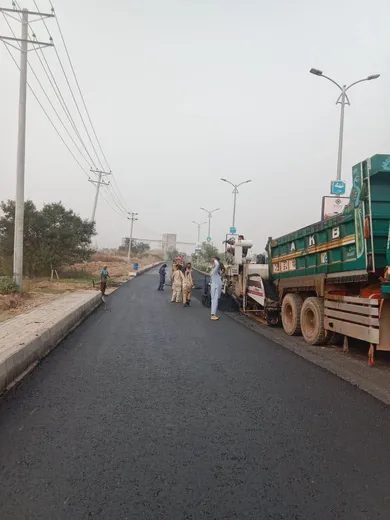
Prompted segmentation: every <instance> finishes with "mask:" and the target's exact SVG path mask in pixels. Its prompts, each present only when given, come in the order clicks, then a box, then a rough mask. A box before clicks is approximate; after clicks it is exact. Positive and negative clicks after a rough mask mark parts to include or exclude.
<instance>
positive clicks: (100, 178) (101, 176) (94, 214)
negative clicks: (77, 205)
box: [89, 169, 111, 222]
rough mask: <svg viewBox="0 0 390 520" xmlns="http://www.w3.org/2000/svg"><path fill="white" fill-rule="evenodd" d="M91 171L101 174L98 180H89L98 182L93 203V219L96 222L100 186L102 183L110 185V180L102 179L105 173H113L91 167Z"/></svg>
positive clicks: (93, 182) (94, 182)
mask: <svg viewBox="0 0 390 520" xmlns="http://www.w3.org/2000/svg"><path fill="white" fill-rule="evenodd" d="M91 172H92V173H96V174H98V175H99V177H98V180H97V181H94V180H92V179H89V182H92V184H96V194H95V200H94V203H93V210H92V219H91V220H92V222H95V216H96V208H97V203H98V199H99V191H100V186H101V185H103V186H108V185H109V184H110V183H109V182H105V181H103V180H102V179H103V175H111V172H103V171H101V170H92V169H91Z"/></svg>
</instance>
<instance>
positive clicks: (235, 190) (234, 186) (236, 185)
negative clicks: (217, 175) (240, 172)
mask: <svg viewBox="0 0 390 520" xmlns="http://www.w3.org/2000/svg"><path fill="white" fill-rule="evenodd" d="M221 181H223V182H227V183H228V184H230V185H231V186H233V195H234V202H233V225H232V227H233V228H234V227H235V226H234V224H235V222H236V198H237V193H238V188H239V187H240V186H242V185H243V184H247V183H248V182H252V181H251V180H250V179H249V180H248V181H244V182H240V184H233V183H232V182H230V181H228V180H227V179H221Z"/></svg>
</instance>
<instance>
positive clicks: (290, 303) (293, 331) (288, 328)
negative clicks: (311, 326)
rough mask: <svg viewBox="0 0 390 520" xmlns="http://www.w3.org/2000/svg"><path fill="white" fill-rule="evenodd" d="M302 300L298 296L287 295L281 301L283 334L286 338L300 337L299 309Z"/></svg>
mask: <svg viewBox="0 0 390 520" xmlns="http://www.w3.org/2000/svg"><path fill="white" fill-rule="evenodd" d="M302 305H303V300H302V298H301V297H300V296H299V294H295V293H288V294H286V296H285V297H284V298H283V301H282V324H283V329H284V332H285V333H286V334H287V335H288V336H300V335H301V334H302V331H301V309H302Z"/></svg>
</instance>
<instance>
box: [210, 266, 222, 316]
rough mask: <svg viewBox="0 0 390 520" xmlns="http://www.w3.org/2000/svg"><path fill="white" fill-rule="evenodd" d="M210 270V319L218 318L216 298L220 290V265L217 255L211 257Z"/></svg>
mask: <svg viewBox="0 0 390 520" xmlns="http://www.w3.org/2000/svg"><path fill="white" fill-rule="evenodd" d="M211 262H212V266H213V267H212V271H211V273H210V292H211V319H212V320H213V321H217V320H219V316H217V309H218V300H219V297H220V295H221V290H222V278H221V273H220V270H221V265H220V260H219V258H218V257H216V258H212V259H211Z"/></svg>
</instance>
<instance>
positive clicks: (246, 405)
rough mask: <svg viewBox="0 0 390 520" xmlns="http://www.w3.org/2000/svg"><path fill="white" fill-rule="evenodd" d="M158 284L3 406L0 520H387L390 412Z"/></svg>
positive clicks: (107, 316) (83, 335)
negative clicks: (173, 298) (177, 299)
mask: <svg viewBox="0 0 390 520" xmlns="http://www.w3.org/2000/svg"><path fill="white" fill-rule="evenodd" d="M157 283H158V275H157V273H156V272H149V273H147V274H145V275H143V276H140V277H139V278H136V279H135V280H133V281H131V282H130V283H129V284H127V285H125V286H123V287H121V288H120V289H119V290H118V291H116V292H115V293H114V294H112V295H111V296H110V297H109V298H108V306H109V309H108V310H106V311H104V310H103V309H99V310H97V311H96V312H95V313H94V314H93V315H91V316H90V317H89V318H88V319H87V320H86V321H85V322H84V323H83V324H82V325H81V326H80V327H79V328H78V329H77V330H75V331H74V332H73V333H72V334H71V335H70V336H68V338H67V339H66V340H65V341H64V342H63V343H62V344H61V345H60V346H59V347H58V348H57V349H56V350H55V351H53V352H52V353H51V354H50V355H49V356H48V357H47V358H46V359H45V360H44V361H43V362H42V363H41V364H40V365H39V366H38V367H37V368H36V370H34V371H33V372H32V373H31V374H30V375H29V376H28V377H26V378H25V380H24V381H23V382H22V383H21V384H20V385H19V386H18V387H16V388H15V389H14V390H13V391H12V392H10V393H9V394H8V395H6V396H5V397H4V398H3V399H2V400H1V401H0V519H1V520H22V519H23V520H38V519H39V520H57V519H58V520H79V519H80V520H81V519H89V518H96V519H104V520H125V519H131V520H133V519H134V520H138V519H150V520H153V519H161V520H162V519H164V520H165V519H166V520H176V519H177V520H184V519H193V520H197V519H218V520H219V519H256V520H263V519H287V520H297V519H305V520H323V519H326V520H336V519H342V520H349V519H350V520H369V519H386V520H388V519H389V518H390V456H389V455H390V454H389V445H390V443H389V439H390V416H389V409H388V408H387V407H386V406H385V405H383V404H381V403H380V402H379V401H376V400H375V399H373V398H372V397H370V396H368V395H366V394H364V393H363V392H361V391H360V390H358V389H357V388H355V387H353V386H351V385H349V384H348V383H346V382H344V381H342V380H339V379H338V378H337V377H335V376H333V375H331V374H329V373H327V372H325V371H323V370H322V369H320V368H318V367H316V366H315V365H312V364H310V363H308V362H307V361H305V360H303V359H302V358H300V357H297V356H295V355H294V354H293V353H291V352H290V351H288V350H285V349H283V348H282V347H280V346H278V345H276V344H274V343H272V342H271V341H269V340H266V339H265V338H263V337H262V336H259V335H258V334H256V333H255V332H253V331H251V330H249V329H247V328H245V327H244V326H243V325H241V324H238V323H237V322H235V321H234V320H231V319H230V318H229V317H227V316H222V318H221V320H220V321H219V322H212V321H210V320H209V314H208V313H209V311H208V309H205V308H203V307H202V306H201V304H200V302H199V301H198V300H194V302H193V306H192V307H191V308H189V309H184V308H183V307H181V306H179V305H176V304H171V303H170V302H169V297H170V290H169V288H166V290H165V292H157V291H156V288H157Z"/></svg>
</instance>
